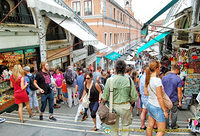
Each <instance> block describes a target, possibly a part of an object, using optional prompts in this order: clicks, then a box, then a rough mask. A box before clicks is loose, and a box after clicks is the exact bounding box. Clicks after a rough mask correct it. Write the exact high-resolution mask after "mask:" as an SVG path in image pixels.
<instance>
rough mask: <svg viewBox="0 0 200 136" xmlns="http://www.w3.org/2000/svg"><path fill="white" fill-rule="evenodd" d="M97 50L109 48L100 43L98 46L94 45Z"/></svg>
mask: <svg viewBox="0 0 200 136" xmlns="http://www.w3.org/2000/svg"><path fill="white" fill-rule="evenodd" d="M93 46H94V47H95V48H96V49H97V50H103V49H105V48H107V46H106V45H105V44H103V43H102V42H98V44H96V45H93Z"/></svg>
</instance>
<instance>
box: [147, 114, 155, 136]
mask: <svg viewBox="0 0 200 136" xmlns="http://www.w3.org/2000/svg"><path fill="white" fill-rule="evenodd" d="M155 122H156V121H155V119H154V118H152V117H151V116H148V127H147V131H146V132H147V136H152V132H153V126H154V124H155Z"/></svg>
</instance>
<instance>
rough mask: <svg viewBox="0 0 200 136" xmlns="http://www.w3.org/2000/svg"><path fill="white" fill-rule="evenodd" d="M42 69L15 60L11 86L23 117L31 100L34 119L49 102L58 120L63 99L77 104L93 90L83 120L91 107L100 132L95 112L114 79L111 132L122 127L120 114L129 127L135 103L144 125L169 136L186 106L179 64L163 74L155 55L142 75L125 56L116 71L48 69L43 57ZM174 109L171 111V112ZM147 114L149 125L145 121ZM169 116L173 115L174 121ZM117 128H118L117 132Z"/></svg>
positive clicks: (51, 116) (95, 127) (83, 112)
mask: <svg viewBox="0 0 200 136" xmlns="http://www.w3.org/2000/svg"><path fill="white" fill-rule="evenodd" d="M40 68H41V71H40V72H37V73H36V74H35V75H34V74H32V73H30V67H28V66H26V67H24V68H22V67H21V66H20V65H15V66H14V68H13V75H12V76H11V77H10V80H11V86H12V87H14V97H15V103H16V104H18V106H19V107H18V112H19V117H20V122H22V123H23V122H24V120H23V112H22V107H23V103H25V104H26V107H27V111H28V113H29V115H30V118H31V117H33V116H35V112H33V110H32V109H33V108H35V109H36V113H39V119H40V120H43V114H44V111H45V108H46V106H47V101H48V105H49V119H50V120H53V121H56V118H55V117H54V116H53V112H54V108H60V106H62V105H58V104H60V103H62V104H67V105H68V107H69V108H71V107H72V106H73V105H78V104H79V103H81V102H82V101H83V99H84V96H85V95H88V94H89V101H90V103H89V106H88V108H87V107H86V108H84V110H82V111H81V112H82V113H81V114H82V121H84V120H86V119H87V118H88V114H87V111H88V109H90V113H91V117H92V119H93V122H94V128H93V130H94V131H96V130H98V129H97V126H96V114H97V111H98V108H99V103H100V102H103V103H106V102H108V103H109V97H110V80H111V78H112V82H113V110H114V111H115V112H116V113H117V120H116V123H115V124H114V125H110V127H111V135H112V136H117V135H118V134H119V131H114V130H116V128H119V118H121V127H122V130H123V129H125V130H126V129H129V126H130V125H131V123H132V115H133V108H134V107H136V108H137V111H136V115H137V116H140V119H141V126H140V129H142V130H146V132H147V135H148V136H151V135H152V131H153V129H158V132H157V135H164V133H165V129H166V128H167V129H169V127H171V128H172V129H176V128H177V127H178V125H177V123H176V121H177V113H178V107H180V106H181V99H182V90H181V79H180V78H179V77H178V76H177V74H178V73H179V72H180V66H179V65H174V66H172V71H170V72H168V73H166V74H165V75H162V77H159V75H160V68H161V64H160V62H159V61H156V60H153V61H152V62H150V63H149V65H144V66H143V68H142V71H141V73H140V75H139V73H138V71H136V70H134V69H133V68H132V67H127V66H126V63H125V62H124V61H123V60H118V61H117V62H116V64H115V69H114V70H108V71H107V72H106V71H104V70H103V69H102V68H101V67H100V66H98V67H97V70H96V71H95V72H93V71H90V70H88V69H87V68H83V69H81V72H80V73H78V74H77V72H76V71H75V70H73V67H71V66H69V67H68V68H67V70H66V71H65V72H63V71H61V70H60V69H59V68H56V69H53V68H49V66H48V63H47V62H41V65H40ZM36 90H39V92H40V94H41V95H40V97H41V105H40V108H39V103H38V100H37V94H36ZM163 91H165V92H166V94H167V95H168V96H169V98H170V99H171V101H172V103H173V107H172V109H171V110H167V109H166V107H165V104H164V100H163ZM170 112H171V116H170ZM147 113H148V126H145V120H146V115H147ZM169 117H170V119H171V120H172V121H171V122H172V123H171V125H169ZM112 130H113V131H112ZM120 133H121V135H122V136H126V135H129V133H130V132H129V131H121V132H120Z"/></svg>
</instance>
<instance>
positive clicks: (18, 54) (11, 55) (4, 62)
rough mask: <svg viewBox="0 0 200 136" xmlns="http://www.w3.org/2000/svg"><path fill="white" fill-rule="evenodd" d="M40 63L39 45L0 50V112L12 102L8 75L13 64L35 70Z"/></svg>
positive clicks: (12, 93) (12, 96) (11, 90)
mask: <svg viewBox="0 0 200 136" xmlns="http://www.w3.org/2000/svg"><path fill="white" fill-rule="evenodd" d="M39 63H40V50H39V45H36V46H28V47H21V48H9V49H1V50H0V69H1V70H0V75H1V77H0V113H2V112H3V111H5V110H6V109H8V108H9V107H10V106H12V105H13V104H14V92H13V89H11V87H10V75H11V74H12V68H13V67H14V65H15V64H21V66H22V67H24V66H27V65H28V66H29V67H30V68H31V72H34V73H35V72H37V71H38V69H39Z"/></svg>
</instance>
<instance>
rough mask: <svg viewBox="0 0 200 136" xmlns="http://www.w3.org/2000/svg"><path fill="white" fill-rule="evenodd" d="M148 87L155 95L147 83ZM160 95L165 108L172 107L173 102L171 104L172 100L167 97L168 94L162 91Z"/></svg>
mask: <svg viewBox="0 0 200 136" xmlns="http://www.w3.org/2000/svg"><path fill="white" fill-rule="evenodd" d="M149 88H150V90H151V91H152V92H153V93H154V94H155V95H156V93H155V92H154V91H153V90H152V88H151V86H150V85H149ZM162 95H163V100H164V104H165V107H166V108H167V110H170V109H172V107H173V104H172V101H171V100H170V99H169V96H168V95H167V94H166V93H165V92H164V91H162Z"/></svg>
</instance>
